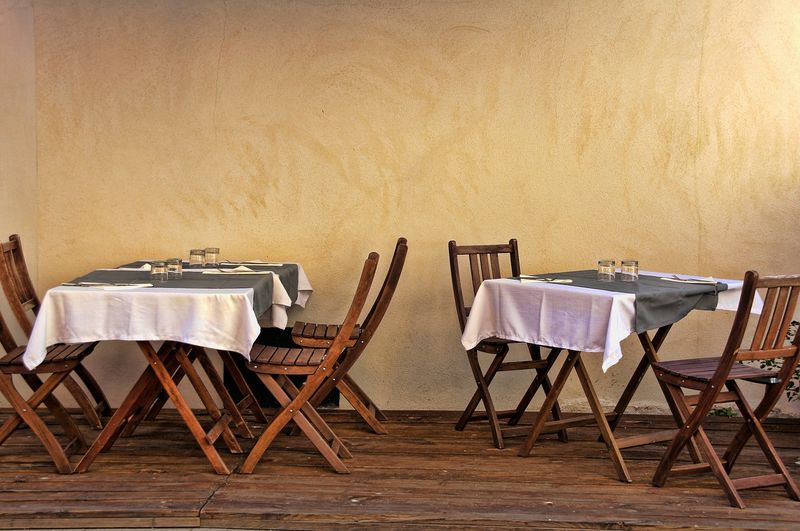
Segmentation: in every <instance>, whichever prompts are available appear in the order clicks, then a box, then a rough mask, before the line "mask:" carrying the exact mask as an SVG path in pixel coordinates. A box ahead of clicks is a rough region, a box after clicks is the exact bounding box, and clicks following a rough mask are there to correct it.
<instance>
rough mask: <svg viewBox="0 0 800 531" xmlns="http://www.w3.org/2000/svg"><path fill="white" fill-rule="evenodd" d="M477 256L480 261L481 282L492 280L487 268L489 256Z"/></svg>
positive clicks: (490, 272) (490, 271)
mask: <svg viewBox="0 0 800 531" xmlns="http://www.w3.org/2000/svg"><path fill="white" fill-rule="evenodd" d="M479 256H480V261H481V280H486V279H487V278H492V270H491V268H490V267H489V254H486V253H484V254H481V255H479Z"/></svg>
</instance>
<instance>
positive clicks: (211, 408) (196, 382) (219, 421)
mask: <svg viewBox="0 0 800 531" xmlns="http://www.w3.org/2000/svg"><path fill="white" fill-rule="evenodd" d="M177 357H178V363H180V364H181V367H182V368H183V372H184V373H185V374H186V377H187V378H188V379H189V383H191V384H192V387H194V390H195V392H196V393H197V396H198V397H199V398H200V401H201V402H202V403H203V406H205V408H206V411H207V412H208V415H209V416H210V417H211V420H213V421H214V422H215V423H216V426H215V428H218V431H216V433H219V434H221V435H222V439H223V440H224V441H225V444H226V445H227V446H228V449H229V450H230V451H231V453H232V454H242V453H244V450H242V447H241V446H240V445H239V441H238V440H236V436H235V435H234V434H233V432H232V431H231V429H230V426H229V424H230V421H231V417H230V416H229V415H223V414H222V411H220V409H219V407H217V404H216V403H215V402H214V398H213V397H212V396H211V393H210V392H209V391H208V388H207V387H206V386H205V384H203V380H202V379H201V378H200V375H199V374H198V373H197V370H196V369H195V368H194V365H193V364H192V360H191V359H189V356H188V355H187V354H186V350H184V349H179V350H178V353H177ZM212 431H214V430H212ZM206 439H207V440H209V439H211V440H213V437H209V435H208V434H206Z"/></svg>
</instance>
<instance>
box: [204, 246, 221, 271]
mask: <svg viewBox="0 0 800 531" xmlns="http://www.w3.org/2000/svg"><path fill="white" fill-rule="evenodd" d="M205 251H206V258H205V262H204V263H205V265H207V266H212V267H217V266H218V265H219V247H206V249H205Z"/></svg>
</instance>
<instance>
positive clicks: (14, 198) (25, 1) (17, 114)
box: [0, 0, 38, 402]
mask: <svg viewBox="0 0 800 531" xmlns="http://www.w3.org/2000/svg"><path fill="white" fill-rule="evenodd" d="M35 96H36V63H35V58H34V32H33V4H32V2H31V0H0V238H2V239H3V240H6V238H7V237H8V236H9V235H10V234H14V233H18V234H19V235H20V236H21V237H22V242H23V244H24V249H25V256H26V259H27V260H28V261H30V269H31V274H32V275H33V277H34V278H36V272H37V267H36V265H37V262H38V260H37V252H36V250H37V242H38V238H37V231H36V228H37V223H36V221H37V213H36V195H37V193H36V100H35ZM0 312H2V314H3V317H4V319H5V321H6V323H7V324H8V326H9V327H11V328H12V329H13V331H14V335H15V337H16V339H17V341H19V342H20V343H24V336H23V335H22V332H21V330H20V329H19V327H18V326H17V324H16V322H15V321H14V316H13V315H12V314H11V311H10V310H9V309H8V305H7V303H6V301H5V298H4V297H0ZM1 401H2V399H0V402H1Z"/></svg>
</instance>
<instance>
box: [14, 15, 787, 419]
mask: <svg viewBox="0 0 800 531" xmlns="http://www.w3.org/2000/svg"><path fill="white" fill-rule="evenodd" d="M12 4H13V2H12ZM34 13H35V22H36V31H35V38H36V81H37V84H36V94H37V98H38V102H37V120H38V129H37V131H38V153H39V156H38V168H39V169H38V179H39V194H38V200H39V203H40V209H39V238H38V241H39V249H38V250H39V268H40V281H41V287H42V288H46V287H48V286H51V285H53V284H55V283H57V282H59V281H63V280H65V279H68V278H70V277H72V276H75V275H77V274H79V273H81V272H83V271H85V270H88V269H91V268H95V267H100V266H109V265H113V264H116V263H121V262H123V261H125V260H129V259H132V258H137V257H147V256H150V257H165V256H171V255H176V254H186V253H187V252H188V249H189V248H190V247H194V246H198V245H200V246H204V245H219V246H220V247H221V248H222V251H223V257H225V258H247V257H258V258H269V259H286V260H288V259H292V260H298V261H300V262H302V263H303V264H304V266H305V268H306V270H307V272H308V274H309V276H310V278H311V280H312V283H313V284H314V287H315V289H316V291H315V294H314V296H313V297H312V299H311V301H310V303H309V305H308V309H307V310H305V311H303V312H302V313H295V314H294V317H297V316H298V315H302V317H303V318H304V319H307V320H315V319H320V320H331V319H337V318H339V317H340V316H341V315H342V313H343V311H344V305H345V302H346V300H347V299H348V297H349V296H350V294H351V292H352V289H353V287H354V282H355V278H356V275H357V272H358V267H359V265H360V262H361V260H362V259H363V257H364V256H365V255H366V254H367V252H368V251H370V250H373V249H375V250H378V251H380V252H381V253H382V255H383V256H384V257H385V259H386V260H388V257H389V255H390V253H391V250H392V248H393V243H394V240H395V239H396V238H397V237H398V236H400V235H404V236H406V237H408V239H409V242H410V253H409V259H408V263H407V267H406V270H405V274H404V278H403V279H402V282H401V285H400V288H399V290H398V292H397V296H396V300H395V302H394V304H393V306H392V308H391V309H390V311H389V313H388V315H387V318H386V320H385V324H384V326H383V327H382V330H381V331H380V332H379V334H378V336H377V337H376V338H375V340H374V343H373V345H372V346H371V348H370V350H369V352H368V354H367V355H366V356H365V357H364V358H363V361H362V362H360V363H359V365H358V366H357V367H356V368H355V370H354V374H355V376H356V378H357V379H358V380H359V381H360V382H361V383H362V385H363V387H365V389H367V390H368V391H369V392H370V394H371V395H373V398H374V399H375V400H376V401H377V402H378V403H379V404H381V405H382V406H384V407H386V408H389V409H391V408H448V409H457V408H461V407H462V406H463V405H464V403H465V402H466V400H467V398H468V396H469V395H470V394H471V392H472V389H473V384H472V383H471V380H472V379H471V376H470V373H469V370H468V367H467V363H466V359H465V357H464V355H463V351H462V349H461V346H460V343H459V333H458V324H457V320H456V318H455V313H454V310H453V308H452V295H451V292H450V281H449V272H448V267H447V254H446V243H447V241H448V240H449V239H451V238H452V239H456V240H458V241H461V242H465V243H466V242H474V243H479V242H496V241H505V240H507V239H508V238H509V237H516V238H518V239H519V240H520V243H521V251H522V256H523V259H522V261H523V267H524V270H525V271H526V272H541V271H549V270H558V269H565V268H586V267H590V266H591V265H592V264H593V263H594V261H595V260H596V259H597V258H601V257H602V258H605V257H616V258H623V257H637V258H638V259H639V260H640V262H641V264H642V266H643V267H644V268H650V269H656V270H679V271H685V272H702V273H706V274H713V275H716V276H721V277H725V276H730V277H740V276H741V275H742V274H743V272H744V271H745V269H747V268H756V269H758V270H760V271H762V272H769V273H782V272H790V271H796V270H797V258H796V257H797V255H798V252H799V251H800V246H799V245H798V243H797V241H796V240H795V239H794V238H792V236H793V235H794V234H795V233H796V230H797V225H798V224H797V218H796V216H797V213H798V198H800V190H799V189H798V182H799V181H800V159H798V146H800V120H798V118H800V108H799V105H798V98H797V95H798V94H800V14H799V13H800V7H799V6H798V4H797V3H796V2H793V1H786V2H780V1H765V2H761V1H743V2H736V3H731V2H726V1H712V2H704V1H695V0H690V1H677V2H659V1H631V2H607V1H596V2H591V1H579V2H575V1H561V2H538V1H528V0H526V1H519V2H491V1H474V2H470V1H466V2H389V1H386V2H383V1H371V2H368V1H361V2H358V1H343V2H303V1H296V2H257V1H236V0H230V1H227V2H225V1H221V0H206V1H199V0H191V1H190V0H184V1H137V2H107V1H99V0H87V1H68V0H57V1H56V0H36V1H35V2H34ZM0 75H1V74H0ZM383 265H384V267H385V262H384V264H383ZM729 319H730V315H720V314H717V315H710V314H703V315H699V314H698V315H692V316H691V317H690V318H688V319H687V320H685V321H684V322H682V323H681V324H680V326H678V327H676V329H675V331H674V333H673V336H672V337H671V338H670V341H669V342H668V344H667V345H666V346H665V347H664V348H665V352H666V353H668V354H669V355H676V354H677V353H679V352H686V353H687V354H698V353H701V352H703V351H704V349H705V347H707V346H709V345H718V344H719V334H716V335H715V334H713V330H714V329H715V327H719V326H723V327H724V326H726V324H727V323H728V322H729ZM626 352H627V353H628V356H627V357H626V359H625V360H624V361H623V362H622V363H621V364H620V365H618V366H616V367H614V368H613V369H612V370H610V371H609V373H608V374H606V375H605V376H602V377H601V376H600V375H599V374H598V378H597V383H598V385H599V387H600V392H601V395H602V396H603V398H604V399H607V400H613V399H615V398H616V396H617V395H618V393H619V392H620V390H621V386H622V385H623V383H624V382H625V379H626V378H627V376H628V374H629V373H630V370H631V369H632V366H633V363H634V361H635V360H634V357H635V356H634V354H636V353H637V352H638V346H637V344H636V343H635V342H634V341H629V342H627V343H626ZM110 356H111V354H109V357H108V358H107V360H105V361H106V365H105V366H106V367H110V366H111V365H110V359H111V357H110ZM129 356H134V355H133V354H129ZM103 362H104V360H103V359H102V358H101V357H96V358H95V359H93V361H92V363H93V364H95V365H96V366H103ZM137 362H138V360H137ZM131 363H134V362H133V361H131ZM589 364H590V365H591V366H592V369H593V371H594V372H595V373H599V356H598V357H597V359H593V360H591V361H590V363H589ZM106 370H107V377H108V378H114V377H116V378H118V379H120V381H123V380H126V379H125V378H124V376H121V373H124V372H125V371H126V370H128V369H127V368H126V366H125V365H124V364H122V365H119V364H118V365H116V366H115V367H114V369H106ZM503 378H504V382H507V384H506V385H502V386H497V391H496V392H497V397H498V401H500V402H504V401H506V399H508V398H509V397H513V396H517V395H518V394H519V393H520V392H521V389H522V388H523V387H524V386H525V385H526V383H527V382H526V381H525V379H524V378H522V377H521V376H519V377H506V375H503ZM127 381H129V380H127ZM127 387H128V385H124V386H122V387H121V388H119V389H117V390H116V391H115V392H116V395H115V398H116V399H117V400H118V399H119V397H120V396H121V394H122V392H123V391H125V390H127ZM646 387H648V389H647V390H646V392H644V393H642V394H640V395H639V397H638V400H639V403H640V404H647V403H648V402H649V401H655V402H656V403H661V401H660V400H658V398H657V397H658V391H657V390H656V389H654V385H653V382H652V381H651V380H648V381H647V384H646ZM577 389H578V387H577V384H574V385H573V386H572V387H571V388H570V389H569V390H568V393H569V396H572V397H575V396H577Z"/></svg>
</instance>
